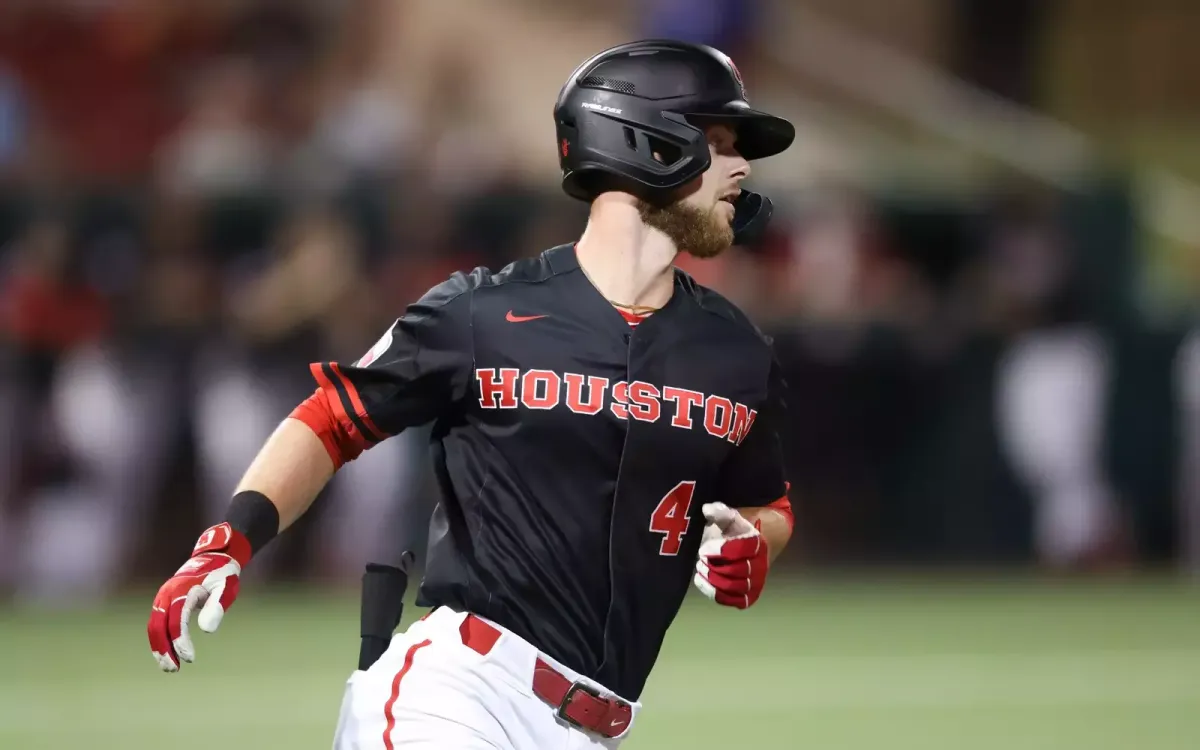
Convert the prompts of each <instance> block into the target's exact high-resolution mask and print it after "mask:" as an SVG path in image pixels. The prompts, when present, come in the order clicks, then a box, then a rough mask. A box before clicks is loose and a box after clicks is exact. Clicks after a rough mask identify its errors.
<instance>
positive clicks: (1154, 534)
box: [0, 0, 1200, 598]
mask: <svg viewBox="0 0 1200 750" xmlns="http://www.w3.org/2000/svg"><path fill="white" fill-rule="evenodd" d="M523 4H527V3H523ZM450 5H453V4H452V3H447V4H446V7H449V6H450ZM552 5H553V4H547V9H545V11H546V13H548V14H550V13H552V10H551V9H549V6H552ZM566 5H570V6H571V7H572V8H574V7H575V6H580V8H583V9H581V10H579V12H580V13H586V12H587V10H586V8H584V6H587V4H586V3H566V4H564V6H563V7H565V6H566ZM643 6H644V7H643V9H644V10H646V11H648V12H646V13H644V14H642V15H641V16H640V19H641V20H640V23H639V24H637V25H635V26H634V27H627V28H624V31H625V32H626V33H630V34H635V35H638V36H650V35H667V36H675V37H683V38H690V39H694V40H697V41H706V42H710V43H714V44H716V45H718V46H721V47H722V48H723V49H726V50H727V51H730V52H732V53H735V54H741V55H743V57H741V58H739V60H741V59H747V58H748V62H747V64H745V65H742V64H741V63H739V66H740V67H742V69H743V70H744V71H754V70H761V69H762V66H763V65H766V63H765V62H761V61H756V60H755V58H754V50H753V44H751V43H750V39H751V38H752V35H753V27H754V23H755V15H754V11H755V9H756V8H757V7H758V6H759V3H756V2H749V1H748V0H730V1H728V2H721V1H720V0H709V1H708V2H673V1H671V0H661V1H656V2H646V3H644V4H643ZM436 7H437V6H436V4H435V3H420V2H411V3H410V2H405V3H400V2H388V0H362V1H361V2H357V3H335V2H305V1H302V0H275V1H271V0H220V1H217V0H212V1H210V2H195V3H193V2H162V1H161V0H94V1H87V2H85V1H83V0H6V2H4V3H3V4H0V590H2V591H9V592H17V593H18V594H21V595H23V596H30V597H47V598H54V597H65V596H66V595H67V594H70V595H71V596H79V595H92V596H103V595H106V594H107V593H108V592H110V591H111V590H112V589H113V587H115V586H117V585H119V584H120V583H122V582H124V581H126V580H128V579H129V578H130V577H131V576H132V577H134V578H139V577H143V576H144V577H150V578H153V577H156V576H158V575H160V574H161V573H162V572H163V571H166V570H168V569H173V567H174V566H175V565H177V564H178V560H179V559H180V558H181V555H183V554H184V553H186V551H187V550H186V547H187V545H189V544H190V543H191V540H192V539H193V538H194V534H195V533H196V530H197V529H199V528H203V527H204V525H206V524H208V523H211V522H213V520H214V519H215V518H217V517H219V515H220V514H221V513H222V512H223V510H224V506H225V503H226V502H227V501H228V497H229V494H230V492H231V491H232V489H233V487H234V485H235V484H236V482H237V480H238V478H239V477H240V474H241V472H242V471H243V470H244V469H245V467H246V465H247V464H248V462H249V461H250V459H251V458H252V456H253V454H254V452H255V451H256V450H257V448H258V447H259V445H260V444H261V443H262V441H263V440H264V439H265V438H266V437H267V435H268V434H269V433H270V431H271V430H272V429H273V428H274V426H275V425H276V424H277V423H278V421H279V420H280V419H282V418H283V417H284V416H286V414H287V413H288V412H289V411H290V410H291V408H292V407H293V406H294V405H295V404H296V403H297V402H298V401H300V400H302V399H303V398H304V397H306V396H307V395H308V393H310V392H311V391H312V389H313V387H314V384H313V383H312V382H311V379H310V376H309V373H308V367H307V365H308V363H309V362H313V361H318V360H323V359H335V360H337V359H341V360H347V359H354V358H357V357H358V356H359V355H360V354H361V353H363V352H364V351H366V350H367V348H369V347H370V345H371V344H372V343H373V342H374V341H375V340H376V338H377V337H378V336H379V334H380V333H381V331H382V330H383V329H384V328H385V327H386V326H387V325H388V324H389V323H390V322H391V320H392V319H393V318H394V317H395V316H396V315H397V314H398V312H399V311H400V310H401V309H402V307H403V305H404V304H405V303H406V302H407V301H409V300H412V299H414V298H415V297H416V296H418V295H419V294H421V293H422V292H423V291H425V289H427V288H428V287H429V286H431V285H432V284H434V283H437V282H438V281H439V280H441V279H442V278H444V277H445V276H446V275H447V274H448V273H450V272H451V271H453V270H457V269H465V268H471V267H473V266H476V265H486V266H490V267H492V268H500V267H502V266H503V265H505V264H507V263H508V262H509V261H511V260H514V259H516V258H518V257H521V256H523V255H529V254H533V253H536V252H538V251H540V250H541V249H544V248H546V247H549V246H551V245H554V244H558V243H561V242H568V241H570V240H571V239H573V237H574V236H575V235H576V234H577V233H578V231H579V230H580V229H581V227H582V224H583V220H584V218H585V216H586V206H583V205H581V204H579V203H576V202H573V201H570V200H569V199H567V198H566V197H565V196H564V195H563V194H562V193H561V190H560V189H559V187H558V184H557V174H556V172H555V171H554V162H553V152H552V151H545V153H544V156H536V155H534V152H533V149H534V148H535V146H533V145H529V146H525V145H523V144H519V143H517V142H516V141H515V140H514V141H512V144H513V145H512V147H509V144H510V141H508V140H505V138H504V137H503V136H500V135H497V133H498V131H502V130H503V128H504V127H511V128H512V129H513V131H514V132H524V131H523V130H522V129H521V128H522V124H521V123H522V122H524V120H525V119H528V118H534V119H536V120H538V121H541V120H545V123H544V124H545V125H548V124H549V120H550V118H549V110H550V106H551V101H549V100H545V101H543V100H542V99H541V98H540V96H539V98H538V99H537V100H536V101H526V100H525V99H523V98H521V96H520V95H519V94H520V92H521V91H522V88H521V86H520V85H519V83H518V84H517V85H515V86H514V87H513V88H512V89H511V90H510V92H509V95H508V96H498V95H497V94H496V92H494V91H491V90H490V89H488V87H487V86H486V85H485V84H484V83H481V81H483V80H484V75H485V73H490V74H492V75H500V74H501V73H498V72H497V71H495V70H493V69H492V68H494V67H496V66H500V65H509V66H514V65H517V64H522V65H524V66H526V67H534V68H537V67H539V65H541V63H539V61H538V60H536V59H535V58H533V57H532V56H531V57H528V58H526V59H524V60H523V61H516V62H514V61H512V60H503V61H500V60H494V59H489V58H488V57H487V56H486V55H483V54H479V53H478V52H473V50H477V48H476V47H473V46H472V44H471V43H469V42H468V43H461V44H455V43H452V42H462V41H463V40H464V39H469V38H470V37H471V35H473V34H477V33H478V34H483V32H486V31H487V29H483V30H482V31H481V30H480V29H474V30H472V29H469V28H466V27H463V26H456V25H455V24H453V23H451V22H450V21H443V22H442V23H441V26H440V27H438V30H437V33H434V32H433V31H431V30H430V27H428V26H427V25H424V21H422V20H421V18H422V17H421V14H422V13H424V14H426V15H428V14H430V13H432V12H433V11H431V10H430V9H431V8H436ZM488 7H491V6H486V4H485V5H481V6H480V13H483V14H484V15H485V16H486V12H493V11H494V7H493V9H492V11H487V8H488ZM485 11H486V12H485ZM499 15H500V14H497V17H496V18H494V19H493V18H491V17H490V16H489V17H486V19H485V20H486V21H487V23H488V24H498V23H501V22H502V19H500V18H499ZM505 15H509V16H512V15H515V14H513V13H509V14H505ZM481 23H482V22H481ZM491 28H495V27H494V26H492V27H491ZM619 28H621V27H619ZM602 36H603V35H600V34H598V32H595V31H594V30H591V31H589V30H587V29H586V28H585V29H581V30H580V31H579V32H578V37H577V38H568V39H565V40H563V39H560V40H559V41H560V43H561V44H564V45H567V44H568V43H570V44H575V43H579V44H584V43H592V42H596V41H597V40H599V39H601V38H602ZM398 38H399V39H401V40H402V41H397V39H398ZM403 40H409V41H411V42H412V44H407V43H406V42H405V41H403ZM480 44H483V42H480ZM600 46H602V45H600ZM401 48H402V49H401ZM599 48H600V47H599V46H596V49H599ZM422 50H423V52H420V54H425V55H427V57H414V56H416V55H418V52H419V51H422ZM575 51H576V52H577V53H579V52H582V51H583V50H580V49H578V48H575ZM531 54H532V53H531ZM414 59H419V60H422V61H424V62H422V63H421V64H419V65H418V64H415V63H414V62H413V60H414ZM556 59H557V58H556ZM545 67H549V66H545ZM545 67H543V69H539V70H537V71H536V72H531V75H538V76H543V77H545V76H548V77H549V78H552V79H555V80H558V81H561V79H563V78H564V77H565V75H566V74H567V73H568V72H569V68H567V69H564V70H557V69H545ZM398 71H403V73H404V74H403V75H401V74H400V73H399V72H398ZM503 74H504V75H508V73H503ZM551 95H552V93H551ZM514 110H517V111H514ZM523 118H524V119H523ZM514 138H515V136H514ZM537 143H538V144H539V145H538V146H537V147H540V143H541V141H540V140H539V141H538V142H537ZM547 143H548V141H547ZM805 183H806V187H805V188H804V189H803V190H800V189H797V190H794V191H792V192H790V193H788V192H786V191H785V192H784V194H782V195H780V196H779V198H780V200H779V203H780V206H779V211H778V219H777V221H776V222H775V224H774V227H773V232H772V233H771V235H770V236H769V237H768V238H766V239H765V240H764V241H763V242H762V243H761V244H760V245H758V246H755V247H748V248H735V249H734V250H733V251H731V252H730V253H728V254H726V255H725V256H722V257H721V258H719V259H717V260H714V261H708V262H704V263H698V262H695V261H692V260H690V259H686V258H685V259H682V260H681V264H682V265H684V266H685V267H686V268H687V270H689V271H690V272H692V273H694V274H695V275H696V276H697V277H698V279H699V280H700V281H701V282H702V283H705V284H709V285H711V286H713V287H715V288H717V289H719V290H720V291H722V292H723V293H725V294H727V295H728V296H730V297H731V298H732V299H734V301H736V302H738V303H739V304H741V305H743V306H744V307H745V308H746V309H747V311H748V312H749V313H751V315H752V316H753V317H755V319H756V320H758V321H759V322H760V324H761V325H762V327H763V328H764V329H765V330H766V331H767V332H769V333H771V334H772V335H773V336H775V338H776V343H777V350H778V354H779V357H780V360H781V362H782V364H783V365H784V368H785V372H786V375H787V378H788V381H789V385H790V395H789V399H788V400H789V403H790V406H791V410H792V415H793V416H792V420H791V422H790V423H789V425H788V428H787V434H786V436H785V437H786V439H787V451H788V461H789V464H790V471H791V474H792V483H793V498H792V499H793V503H794V504H795V505H796V507H797V509H798V516H799V519H800V522H799V525H798V536H797V541H796V542H795V547H796V549H795V550H794V551H790V552H789V559H791V560H793V561H795V562H796V563H797V564H801V563H810V564H820V563H846V562H852V563H859V562H883V563H892V564H912V563H926V562H958V563H996V562H1028V561H1035V560H1036V561H1040V562H1042V563H1044V564H1047V565H1052V566H1055V567H1062V568H1093V567H1096V566H1111V565H1127V564H1129V563H1132V562H1138V561H1147V560H1154V559H1157V560H1166V559H1172V560H1180V559H1185V558H1187V557H1188V555H1189V554H1190V555H1197V554H1200V552H1198V551H1197V550H1198V549H1200V470H1196V469H1195V467H1196V466H1200V435H1198V434H1196V433H1200V336H1196V335H1193V336H1192V337H1191V338H1190V339H1189V338H1188V337H1187V332H1186V327H1185V326H1177V327H1175V328H1172V329H1171V331H1170V332H1168V333H1162V332H1155V331H1150V330H1149V329H1147V328H1146V327H1145V326H1142V325H1140V324H1139V323H1138V322H1137V320H1136V317H1135V316H1132V315H1131V314H1130V313H1129V312H1128V310H1127V309H1126V307H1125V302H1124V298H1123V296H1122V293H1121V292H1119V291H1113V289H1114V286H1113V284H1112V283H1110V282H1109V281H1108V280H1107V278H1106V277H1104V276H1103V274H1096V273H1092V271H1091V269H1093V268H1094V267H1095V265H1096V264H1095V262H1094V261H1092V262H1091V263H1089V262H1087V261H1086V260H1085V261H1081V258H1085V259H1086V258H1088V257H1090V256H1089V254H1090V253H1091V252H1092V251H1093V250H1094V248H1093V247H1092V246H1090V245H1089V244H1088V242H1087V237H1088V230H1087V227H1096V226H1099V227H1100V229H1099V231H1100V233H1101V234H1105V236H1109V234H1106V233H1115V234H1118V235H1119V234H1120V233H1121V232H1122V231H1124V230H1125V229H1127V226H1125V225H1121V224H1120V223H1119V222H1118V223H1117V224H1116V225H1113V224H1111V223H1110V224H1109V225H1107V226H1106V225H1104V223H1103V222H1104V221H1109V222H1111V221H1112V220H1113V216H1114V215H1115V216H1123V215H1124V214H1123V208H1122V206H1123V204H1122V203H1121V201H1120V199H1119V196H1118V198H1116V199H1113V198H1111V194H1110V192H1107V191H1108V187H1107V186H1104V187H1103V188H1102V189H1101V190H1099V191H1098V193H1097V196H1096V197H1095V198H1094V201H1093V202H1091V203H1086V202H1085V204H1084V205H1083V206H1082V207H1081V206H1080V201H1079V200H1078V199H1070V198H1066V197H1064V196H1062V195H1060V194H1058V193H1055V192H1053V191H1047V190H1044V189H1042V188H1040V187H1034V186H1030V185H1026V184H1022V183H1019V182H1016V181H1005V182H1003V183H1001V182H998V183H997V185H996V189H995V191H994V193H993V194H992V195H989V196H986V197H985V198H983V199H973V200H971V201H969V202H966V204H965V205H956V204H954V203H931V204H925V203H920V202H917V203H916V204H913V203H910V202H907V201H906V200H904V199H898V200H896V199H893V198H891V197H889V196H887V195H876V194H871V193H869V192H868V191H865V190H863V189H862V188H861V187H859V186H854V185H849V184H841V183H831V182H826V183H818V184H815V185H812V184H809V183H808V182H807V181H805ZM1116 192H1117V193H1118V194H1119V190H1117V191H1116ZM1080 214H1082V215H1085V218H1083V219H1078V218H1077V217H1078V215H1080ZM1092 215H1098V216H1102V217H1104V218H1103V219H1096V220H1095V221H1093V220H1092V219H1089V218H1086V217H1087V216H1092ZM1073 217H1075V218H1073ZM1129 221H1133V219H1132V218H1130V219H1129ZM1089 222H1090V223H1089ZM1096 222H1099V224H1097V223H1096ZM1080 225H1082V226H1083V227H1084V229H1080ZM1118 268H1120V266H1118ZM1110 270H1112V269H1110ZM1114 272H1115V273H1118V274H1119V273H1120V271H1114ZM1189 341H1190V343H1188V342H1189ZM426 455H427V454H426V445H425V442H424V435H423V434H422V433H421V432H420V431H414V432H413V433H412V434H407V433H406V434H404V435H401V436H399V437H397V438H394V439H392V440H390V441H388V442H386V443H384V444H382V445H380V446H378V447H376V448H374V449H373V450H371V451H369V452H368V453H367V454H364V456H363V457H362V458H360V459H359V460H357V461H355V462H353V463H352V464H350V465H349V466H347V467H346V468H345V469H344V470H343V471H342V472H341V473H339V475H338V477H337V478H336V479H335V481H334V483H333V484H332V485H331V487H330V489H329V491H328V492H327V493H326V495H327V496H323V497H322V499H321V500H320V501H318V503H317V505H316V506H315V508H314V511H313V513H312V514H310V516H309V517H306V519H305V520H304V521H302V522H301V524H299V525H298V526H297V528H296V530H295V531H294V532H293V533H290V534H289V535H288V536H287V537H286V538H285V539H283V540H280V543H279V544H277V545H275V546H274V548H273V550H272V553H271V557H273V558H274V564H271V563H267V564H265V565H263V566H259V568H260V569H261V570H262V571H263V572H262V573H261V574H262V575H304V576H313V575H315V576H328V577H335V578H341V579H344V578H354V577H356V576H357V575H358V572H359V571H360V570H361V565H362V563H363V562H364V561H365V560H366V559H368V558H370V559H387V558H389V557H391V556H395V555H397V554H398V551H399V550H401V549H404V548H406V547H416V548H419V547H420V545H421V544H422V541H423V536H424V533H425V521H426V518H427V514H428V512H429V510H430V508H431V506H432V503H433V502H434V498H433V496H432V493H431V491H430V486H429V484H428V475H427V467H426V464H427V459H426ZM1188 455H1190V456H1192V458H1191V459H1190V460H1189V459H1187V458H1186V457H1187V456H1188ZM1189 498H1190V500H1189ZM423 514H425V515H423ZM1189 550H1190V553H1189ZM1196 562H1200V561H1196Z"/></svg>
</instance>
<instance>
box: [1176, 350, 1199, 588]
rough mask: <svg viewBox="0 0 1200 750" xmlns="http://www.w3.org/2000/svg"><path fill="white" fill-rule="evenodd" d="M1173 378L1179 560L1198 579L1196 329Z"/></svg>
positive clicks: (1179, 360) (1197, 354) (1197, 362)
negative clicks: (1177, 434) (1177, 412)
mask: <svg viewBox="0 0 1200 750" xmlns="http://www.w3.org/2000/svg"><path fill="white" fill-rule="evenodd" d="M1174 375H1175V379H1174V380H1175V389H1176V399H1177V402H1178V403H1179V405H1180V430H1179V432H1180V436H1181V440H1182V449H1181V450H1180V452H1179V459H1180V460H1179V474H1178V477H1177V487H1178V492H1177V497H1178V502H1179V511H1178V517H1179V522H1180V525H1179V528H1180V535H1179V537H1180V545H1179V546H1180V560H1181V563H1182V566H1183V568H1184V569H1185V570H1187V572H1188V573H1189V574H1191V575H1193V576H1200V328H1198V329H1194V330H1193V331H1192V332H1191V334H1190V335H1189V336H1188V337H1187V338H1186V339H1184V342H1183V344H1182V346H1181V347H1180V349H1179V354H1178V356H1177V357H1176V360H1175V373H1174Z"/></svg>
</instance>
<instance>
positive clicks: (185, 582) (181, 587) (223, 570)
mask: <svg viewBox="0 0 1200 750" xmlns="http://www.w3.org/2000/svg"><path fill="white" fill-rule="evenodd" d="M249 561H250V542H249V541H248V540H247V539H246V537H245V536H244V535H243V534H242V533H241V532H238V531H234V530H233V529H232V528H230V526H229V524H228V523H221V524H217V525H216V526H213V527H212V528H210V529H208V530H207V531H205V532H204V533H203V534H201V535H200V538H199V539H198V540H197V541H196V546H195V547H194V548H193V549H192V556H191V558H189V559H188V561H187V562H185V563H184V564H183V565H182V566H181V567H180V568H179V570H178V571H176V572H175V575H174V576H173V577H172V578H171V579H170V580H169V581H167V582H166V583H164V584H163V585H162V588H160V589H159V590H158V594H157V595H156V596H155V597H154V605H153V606H152V607H151V609H150V623H149V624H148V625H147V626H146V634H147V635H148V636H149V637H150V650H151V651H152V652H154V658H155V659H156V660H157V661H158V666H159V667H161V668H162V670H163V671H164V672H178V671H179V662H180V660H182V661H186V662H188V663H189V664H190V663H191V662H192V661H193V660H194V659H195V658H196V650H195V648H193V646H192V638H191V636H190V635H189V634H188V622H189V621H190V620H191V617H192V611H193V610H195V608H196V607H200V608H201V609H200V615H199V616H198V617H197V618H196V622H197V623H199V625H200V629H201V630H203V631H204V632H206V633H213V632H215V631H216V629H217V627H218V626H219V625H220V624H221V618H222V617H224V616H225V612H226V611H227V610H228V609H229V608H230V607H231V606H232V605H233V600H234V599H236V598H237V593H238V576H239V575H240V574H241V572H242V566H243V565H245V564H246V563H247V562H249Z"/></svg>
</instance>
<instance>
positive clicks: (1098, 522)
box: [986, 204, 1121, 568]
mask: <svg viewBox="0 0 1200 750" xmlns="http://www.w3.org/2000/svg"><path fill="white" fill-rule="evenodd" d="M1044 212H1045V209H1043V208H1036V207H1031V206H1028V205H1020V204H1010V205H1008V206H1006V207H1004V208H1002V210H1001V211H1000V212H999V213H998V215H997V216H996V219H995V224H994V226H993V227H992V231H991V232H990V237H989V238H988V245H987V247H986V257H987V259H988V260H987V261H986V262H987V264H988V267H989V269H990V278H991V281H992V283H993V285H994V286H993V290H994V294H995V295H996V297H995V299H996V301H997V303H998V304H999V308H1000V311H1001V316H1002V317H1001V320H1002V323H1001V325H1003V326H1004V327H1005V328H1006V329H1007V332H1008V333H1009V335H1010V336H1011V340H1010V343H1009V348H1008V351H1007V352H1006V354H1005V356H1004V358H1003V359H1002V361H1001V362H1000V365H999V371H998V373H997V389H998V390H997V428H998V432H999V437H1000V441H1001V445H1002V448H1003V450H1004V453H1005V455H1006V457H1007V459H1008V460H1009V462H1010V463H1011V466H1012V468H1013V470H1014V471H1015V472H1016V474H1017V476H1018V477H1019V479H1020V480H1021V481H1022V482H1024V483H1025V485H1026V486H1028V487H1029V488H1030V490H1031V492H1032V493H1033V496H1034V503H1035V507H1034V525H1035V528H1034V540H1035V545H1036V551H1037V554H1038V555H1039V556H1040V558H1041V560H1042V561H1043V562H1045V563H1046V564H1048V565H1051V566H1055V567H1060V568H1075V567H1079V566H1084V565H1088V564H1096V563H1101V562H1106V561H1107V560H1105V559H1104V558H1106V557H1108V556H1110V555H1112V554H1114V553H1115V547H1114V545H1115V544H1116V540H1117V539H1118V537H1119V535H1120V532H1121V523H1120V517H1119V514H1118V510H1117V503H1116V493H1115V490H1114V489H1113V487H1112V485H1111V482H1110V480H1109V478H1108V477H1107V476H1106V475H1105V470H1104V464H1103V461H1102V448H1103V444H1104V442H1103V440H1104V434H1105V430H1104V426H1105V413H1106V412H1105V409H1106V406H1107V404H1108V393H1109V389H1110V387H1111V383H1110V377H1111V376H1110V373H1111V372H1112V353H1111V351H1110V346H1109V342H1108V341H1107V340H1106V338H1105V336H1104V335H1103V333H1102V332H1101V331H1100V330H1099V329H1098V328H1097V327H1096V326H1095V325H1093V324H1092V323H1091V322H1090V321H1088V320H1086V319H1085V318H1083V317H1082V311H1081V310H1080V309H1079V308H1078V306H1077V303H1078V300H1077V299H1076V296H1075V294H1076V289H1075V283H1074V282H1075V269H1074V266H1073V264H1072V263H1071V261H1070V256H1069V250H1068V248H1067V246H1066V245H1065V238H1064V237H1063V236H1062V233H1061V232H1060V231H1059V230H1058V229H1057V228H1056V227H1055V226H1054V224H1053V222H1052V221H1051V220H1050V219H1048V218H1047V217H1046V216H1045V215H1044Z"/></svg>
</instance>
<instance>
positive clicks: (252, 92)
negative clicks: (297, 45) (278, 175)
mask: <svg viewBox="0 0 1200 750" xmlns="http://www.w3.org/2000/svg"><path fill="white" fill-rule="evenodd" d="M263 86H264V81H263V80H262V78H261V76H260V74H259V72H258V71H257V69H255V68H254V66H253V65H252V64H251V63H250V61H248V60H245V59H223V60H220V61H218V62H217V63H215V64H214V65H212V66H211V67H210V68H209V70H208V71H207V73H206V74H205V75H203V76H202V77H201V78H200V80H199V81H198V83H197V85H196V86H195V88H194V89H193V91H192V95H191V97H190V104H189V107H188V112H187V115H186V116H185V118H184V120H183V123H182V125H181V127H180V128H179V130H178V131H177V132H176V133H175V134H174V135H172V136H171V138H170V140H169V141H168V142H167V143H166V144H164V148H163V150H162V153H161V156H160V159H159V174H160V180H161V183H162V185H163V187H164V189H166V190H167V191H169V192H171V193H174V194H177V195H180V196H185V197H191V196H196V197H204V196H212V195H219V194H226V193H235V194H236V193H242V192H250V191H254V190H261V189H263V187H264V186H265V185H266V183H267V180H268V179H269V178H270V177H271V176H272V172H271V170H272V168H273V166H274V163H275V158H276V154H275V149H274V144H273V143H272V142H271V139H270V136H269V134H268V133H267V131H266V130H265V129H264V128H263V126H262V124H261V115H262V113H261V110H260V107H261V104H260V102H261V101H262V99H263V97H264V96H265V94H266V89H265V88H263Z"/></svg>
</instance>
